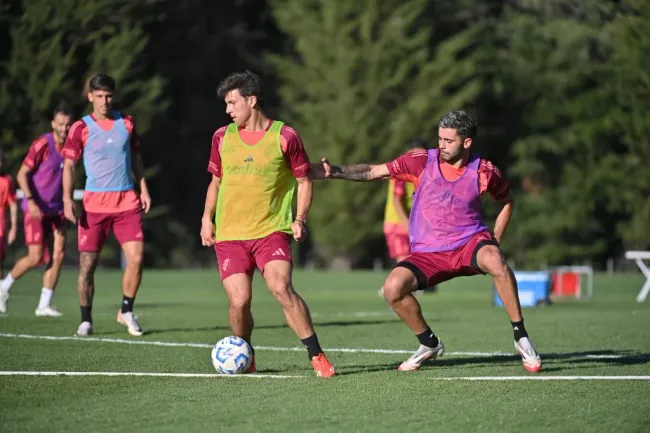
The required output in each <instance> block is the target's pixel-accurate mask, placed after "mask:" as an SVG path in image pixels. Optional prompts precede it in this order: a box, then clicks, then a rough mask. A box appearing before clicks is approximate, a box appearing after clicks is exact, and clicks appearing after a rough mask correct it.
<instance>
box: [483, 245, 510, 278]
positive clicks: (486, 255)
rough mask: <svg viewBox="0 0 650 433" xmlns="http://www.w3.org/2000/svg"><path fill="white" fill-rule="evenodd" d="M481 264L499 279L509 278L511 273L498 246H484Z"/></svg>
mask: <svg viewBox="0 0 650 433" xmlns="http://www.w3.org/2000/svg"><path fill="white" fill-rule="evenodd" d="M484 248H485V251H483V254H482V255H481V261H480V263H479V265H480V266H481V268H482V269H483V270H485V271H486V272H487V273H488V274H490V275H492V277H494V278H497V279H502V278H508V276H509V275H510V273H509V270H508V265H507V264H506V262H505V260H504V258H503V255H502V254H501V251H500V250H499V249H498V248H497V247H493V246H490V247H484Z"/></svg>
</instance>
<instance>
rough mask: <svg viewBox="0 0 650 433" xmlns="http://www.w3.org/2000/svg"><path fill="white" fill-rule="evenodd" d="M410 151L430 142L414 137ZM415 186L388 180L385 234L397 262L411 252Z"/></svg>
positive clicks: (423, 148)
mask: <svg viewBox="0 0 650 433" xmlns="http://www.w3.org/2000/svg"><path fill="white" fill-rule="evenodd" d="M408 147H409V152H425V153H426V151H427V149H428V148H429V143H427V142H426V141H425V140H422V139H420V138H413V139H411V140H409V142H408ZM414 192H415V187H414V186H413V184H412V183H411V182H404V181H402V180H396V179H390V180H389V182H388V196H387V197H386V207H385V209H384V236H385V237H386V246H387V247H388V254H389V256H390V257H391V258H392V259H393V260H395V261H396V262H397V263H399V262H401V261H402V260H404V259H405V258H406V256H408V255H409V254H411V246H410V244H409V227H408V224H409V214H410V212H411V207H412V206H413V193H414ZM435 289H436V287H435V286H433V287H427V288H426V289H424V290H423V292H434V291H435ZM379 294H380V295H381V296H383V295H384V288H383V287H382V288H381V289H379Z"/></svg>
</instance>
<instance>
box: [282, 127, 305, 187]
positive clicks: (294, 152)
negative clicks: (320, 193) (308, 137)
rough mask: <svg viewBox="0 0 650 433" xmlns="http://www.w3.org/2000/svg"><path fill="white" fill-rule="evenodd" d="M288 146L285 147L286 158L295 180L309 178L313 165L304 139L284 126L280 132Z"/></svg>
mask: <svg viewBox="0 0 650 433" xmlns="http://www.w3.org/2000/svg"><path fill="white" fill-rule="evenodd" d="M280 135H281V136H282V138H284V141H286V145H285V146H283V149H282V151H283V152H284V158H285V159H286V161H287V164H289V168H291V172H292V173H293V176H294V177H295V178H301V177H307V176H309V174H310V173H311V163H310V162H309V156H308V155H307V151H306V150H305V146H304V145H303V143H302V138H300V135H298V133H297V132H296V131H295V130H294V129H293V128H290V127H288V126H286V125H285V126H283V127H282V131H281V132H280Z"/></svg>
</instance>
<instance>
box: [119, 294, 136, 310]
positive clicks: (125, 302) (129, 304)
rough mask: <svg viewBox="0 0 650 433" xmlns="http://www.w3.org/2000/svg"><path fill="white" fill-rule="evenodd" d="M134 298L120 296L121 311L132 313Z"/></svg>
mask: <svg viewBox="0 0 650 433" xmlns="http://www.w3.org/2000/svg"><path fill="white" fill-rule="evenodd" d="M134 300H135V298H129V297H128V296H122V313H132V312H133V301H134Z"/></svg>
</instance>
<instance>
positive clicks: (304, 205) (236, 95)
mask: <svg viewBox="0 0 650 433" xmlns="http://www.w3.org/2000/svg"><path fill="white" fill-rule="evenodd" d="M217 93H218V94H219V97H220V98H224V100H225V102H226V113H227V114H228V115H229V116H230V117H231V118H232V120H233V123H231V124H230V125H228V126H224V127H222V128H219V129H218V130H217V131H216V132H215V134H214V136H213V137H212V150H211V153H210V162H209V164H208V171H209V172H210V173H211V174H212V181H211V182H210V185H209V186H208V191H207V194H206V198H205V209H204V213H203V218H202V224H201V240H202V243H203V245H205V246H210V245H214V248H215V252H216V255H217V262H218V264H219V272H220V275H221V279H222V281H223V286H224V289H225V291H226V294H227V295H228V300H229V303H230V307H229V311H228V319H229V322H230V327H231V329H232V332H233V333H234V334H235V335H236V336H238V337H241V338H243V339H244V340H246V341H247V342H248V343H249V344H250V343H251V335H252V333H253V315H252V314H251V301H252V296H253V286H252V282H253V273H254V271H255V268H257V269H258V270H259V271H260V272H261V273H262V275H263V277H264V280H265V281H266V285H267V286H268V288H269V290H270V291H271V293H272V294H273V296H274V297H275V298H276V299H277V300H278V302H279V303H280V305H281V306H282V309H283V310H284V315H285V318H286V320H287V323H288V324H289V326H290V327H291V329H292V330H293V331H294V332H295V333H296V335H297V336H298V338H300V340H301V341H302V343H303V344H304V345H305V347H306V348H307V355H308V357H309V359H310V360H311V363H312V366H313V368H314V371H315V372H316V374H317V375H318V376H319V377H331V376H334V375H335V371H334V367H332V364H330V362H329V361H328V359H327V358H326V357H325V354H324V353H323V350H322V349H321V347H320V344H319V342H318V337H317V336H316V333H315V332H314V327H313V325H312V321H311V315H310V313H309V309H308V308H307V305H306V304H305V301H304V300H303V299H302V298H301V297H300V295H298V293H296V291H295V290H294V288H293V284H292V281H291V276H292V261H291V235H293V238H294V239H295V240H296V241H298V242H300V241H302V240H304V239H305V237H306V236H307V229H306V226H305V223H306V221H307V215H308V213H309V208H310V207H311V201H312V188H313V186H312V181H311V178H310V176H309V171H310V168H311V165H310V163H309V158H308V157H307V153H306V152H305V149H304V147H303V144H302V140H301V139H300V136H299V135H298V133H297V132H296V131H295V130H293V129H292V128H290V127H288V126H286V125H284V124H283V123H282V122H280V121H277V120H272V119H269V118H268V117H266V116H265V115H264V113H263V111H262V109H263V104H264V92H263V87H262V81H261V79H260V78H259V77H258V76H257V75H255V74H253V73H251V72H249V71H246V72H244V73H234V74H231V75H229V76H228V77H226V78H225V79H224V80H223V81H222V82H221V84H220V85H219V88H218V91H217ZM296 186H297V190H298V191H297V197H298V199H297V213H296V217H295V219H294V218H293V211H292V204H293V197H294V193H295V192H296ZM215 227H216V229H215ZM251 347H252V345H251ZM254 361H255V360H254V358H253V364H252V365H251V368H250V369H249V372H254V371H255V363H254Z"/></svg>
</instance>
